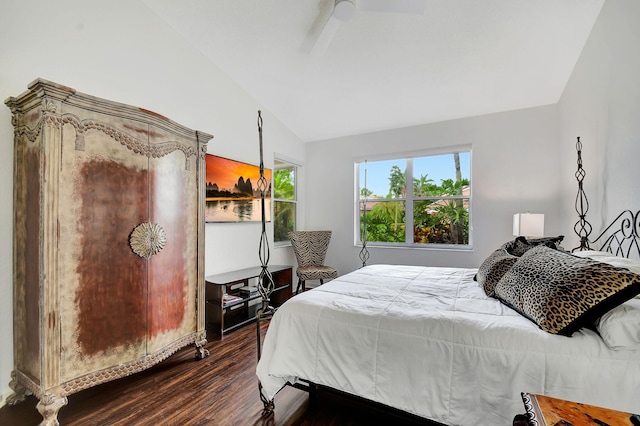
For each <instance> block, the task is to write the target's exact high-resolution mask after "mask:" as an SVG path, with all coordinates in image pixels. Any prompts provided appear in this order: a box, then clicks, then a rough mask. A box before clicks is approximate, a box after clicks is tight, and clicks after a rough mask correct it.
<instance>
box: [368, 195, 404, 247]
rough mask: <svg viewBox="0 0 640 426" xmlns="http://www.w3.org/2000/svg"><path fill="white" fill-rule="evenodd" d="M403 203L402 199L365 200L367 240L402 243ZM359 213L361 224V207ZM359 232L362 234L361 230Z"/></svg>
mask: <svg viewBox="0 0 640 426" xmlns="http://www.w3.org/2000/svg"><path fill="white" fill-rule="evenodd" d="M405 205H406V204H405V202H404V201H378V202H376V201H375V200H373V201H369V202H367V216H366V223H367V241H374V242H391V243H404V242H405V239H406V238H405V232H406V226H405V215H404V210H405ZM360 213H361V214H360V223H361V226H363V224H364V218H363V214H362V213H363V209H362V208H361V212H360ZM361 231H362V228H361ZM360 234H361V235H362V232H361V233H360Z"/></svg>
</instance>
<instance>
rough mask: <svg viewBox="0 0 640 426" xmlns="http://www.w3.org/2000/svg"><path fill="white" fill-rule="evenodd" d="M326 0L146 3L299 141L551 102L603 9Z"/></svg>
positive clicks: (503, 2)
mask: <svg viewBox="0 0 640 426" xmlns="http://www.w3.org/2000/svg"><path fill="white" fill-rule="evenodd" d="M334 1H335V0H181V1H175V0H143V2H144V3H145V4H146V5H147V6H148V7H149V8H150V9H151V10H153V11H154V12H155V13H157V14H158V15H159V16H160V17H161V18H162V19H163V20H164V21H166V22H167V23H168V24H169V25H170V26H171V27H172V28H173V29H175V31H176V32H178V33H179V34H180V35H182V36H183V37H184V38H185V39H187V40H188V41H189V42H190V43H191V44H193V45H194V46H195V47H196V48H197V49H199V50H200V51H201V52H203V54H205V55H206V56H207V57H209V58H210V59H211V61H212V62H213V63H215V64H216V65H217V66H218V67H219V68H220V69H221V70H222V71H224V72H225V73H227V74H228V75H229V76H230V77H231V78H232V79H233V80H234V81H236V82H237V83H238V84H239V85H240V86H241V87H242V88H243V89H245V90H246V91H247V92H249V93H250V94H251V95H252V96H253V97H255V98H256V99H257V100H258V101H259V102H260V103H261V104H262V106H263V107H264V108H267V109H269V111H270V112H271V113H272V114H274V115H275V116H276V117H278V119H279V120H280V121H282V123H283V124H284V125H286V126H287V127H288V128H289V129H291V131H293V132H294V133H295V134H296V135H297V136H299V137H300V138H301V139H302V140H303V141H307V142H308V141H317V140H322V139H329V138H335V137H341V136H348V135H354V134H361V133H368V132H373V131H379V130H385V129H392V128H398V127H406V126H412V125H417V124H424V123H433V122H438V121H443V120H450V119H456V118H462V117H470V116H476V115H482V114H489V113H495V112H500V111H508V110H515V109H521V108H528V107H533V106H540V105H548V104H553V103H556V102H558V100H559V98H560V96H561V94H562V91H563V90H564V87H565V85H566V83H567V81H568V79H569V77H570V75H571V72H572V71H573V68H574V66H575V64H576V62H577V60H578V57H579V56H580V53H581V51H582V48H583V46H584V44H585V42H586V40H587V38H588V36H589V34H590V32H591V29H592V27H593V25H594V22H595V21H596V18H597V16H598V14H599V12H600V9H601V8H602V5H603V3H604V0H537V1H531V0H360V2H362V4H356V6H357V7H356V9H355V14H354V16H353V17H352V18H351V19H350V20H347V21H345V22H342V21H339V22H338V21H335V20H333V19H331V21H330V17H331V14H332V12H333V7H334ZM367 2H377V3H378V7H377V8H376V7H374V8H373V9H374V10H366V9H365V8H364V6H366V3H367ZM395 2H408V3H414V4H415V3H422V5H421V7H422V9H423V12H422V13H420V11H418V12H415V11H412V13H405V11H404V10H402V11H398V10H395V11H380V9H384V7H385V5H386V6H388V4H389V3H395ZM394 8H396V7H395V6H394V7H392V9H394ZM399 9H401V7H399ZM327 22H329V24H330V28H325V23H327ZM319 41H320V42H323V41H324V45H322V43H320V42H319Z"/></svg>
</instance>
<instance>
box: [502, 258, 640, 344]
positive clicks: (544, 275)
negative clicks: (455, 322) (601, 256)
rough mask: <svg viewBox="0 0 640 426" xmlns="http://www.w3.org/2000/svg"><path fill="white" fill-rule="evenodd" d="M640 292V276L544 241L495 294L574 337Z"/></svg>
mask: <svg viewBox="0 0 640 426" xmlns="http://www.w3.org/2000/svg"><path fill="white" fill-rule="evenodd" d="M638 294H640V275H636V274H634V273H632V272H630V271H629V270H627V269H623V268H617V267H615V266H612V265H609V264H606V263H602V262H597V261H595V260H591V259H587V258H580V257H577V256H573V255H572V254H570V253H567V252H563V251H558V250H554V249H551V248H549V247H546V246H544V245H541V246H537V247H534V248H532V249H530V250H528V251H527V252H526V253H525V254H523V255H522V257H521V258H520V259H519V260H518V261H517V262H516V263H515V264H514V265H513V267H511V269H510V270H509V271H508V272H507V273H505V274H504V276H503V277H502V278H501V279H500V281H499V282H498V284H497V285H496V287H495V295H496V297H497V298H499V299H500V300H501V301H503V302H504V303H505V304H507V305H509V306H511V307H512V308H513V309H515V310H517V311H518V312H520V313H521V314H522V315H524V316H525V317H527V318H529V319H530V320H531V321H533V322H534V323H536V324H538V326H539V327H540V328H541V329H543V330H545V331H548V332H549V333H553V334H560V335H564V336H571V335H572V334H573V333H574V332H575V331H577V330H578V329H580V328H581V327H583V326H591V325H592V324H593V322H594V321H595V320H596V319H597V318H599V317H600V316H601V315H603V314H604V313H605V312H608V311H609V310H611V309H613V308H614V307H616V306H618V305H620V304H622V303H624V302H626V301H627V300H629V299H631V298H633V297H634V296H636V295H638Z"/></svg>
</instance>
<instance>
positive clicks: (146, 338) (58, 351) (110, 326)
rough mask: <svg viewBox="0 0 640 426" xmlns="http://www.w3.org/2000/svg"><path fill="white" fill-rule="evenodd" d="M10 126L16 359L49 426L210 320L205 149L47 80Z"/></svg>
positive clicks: (16, 106)
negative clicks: (78, 398) (83, 395)
mask: <svg viewBox="0 0 640 426" xmlns="http://www.w3.org/2000/svg"><path fill="white" fill-rule="evenodd" d="M5 104H6V105H7V106H8V107H9V108H10V109H11V112H12V124H13V126H14V262H13V265H14V266H13V276H14V360H15V367H14V371H13V372H12V381H11V383H10V386H11V388H12V389H13V390H14V392H15V393H14V394H13V395H11V396H10V397H9V398H7V402H8V403H9V404H15V403H17V402H19V401H21V400H23V399H24V397H25V394H26V393H27V391H28V392H31V393H33V394H34V395H35V396H36V397H37V398H38V399H39V400H40V401H39V403H38V410H39V411H40V413H41V414H42V416H43V421H42V423H41V425H57V424H58V420H57V415H58V410H59V409H60V408H61V407H62V406H64V405H65V404H66V403H67V396H68V395H70V394H73V393H75V392H78V391H81V390H83V389H86V388H89V387H92V386H95V385H98V384H101V383H104V382H107V381H110V380H114V379H118V378H120V377H124V376H128V375H130V374H133V373H136V372H139V371H142V370H144V369H146V368H149V367H151V366H153V365H155V364H157V363H159V362H161V361H162V360H164V359H166V358H167V357H169V356H170V355H172V354H173V353H175V352H176V351H177V350H179V349H181V348H183V347H185V346H187V345H190V344H194V345H195V348H196V358H198V359H200V358H203V357H205V356H207V355H208V352H207V350H206V349H205V347H204V345H205V344H206V331H205V317H204V315H205V309H204V294H205V292H204V223H205V219H204V206H205V201H204V197H205V192H204V189H205V178H206V170H205V162H204V157H205V153H206V151H207V146H206V144H207V142H208V141H209V140H210V139H211V138H212V137H213V136H211V135H209V134H207V133H203V132H199V131H195V130H191V129H188V128H186V127H184V126H182V125H180V124H177V123H175V122H173V121H172V120H169V119H168V118H165V117H162V116H160V115H158V114H155V113H153V112H151V111H147V110H144V109H141V108H136V107H133V106H129V105H125V104H121V103H117V102H112V101H109V100H105V99H100V98H97V97H94V96H90V95H86V94H83V93H79V92H77V91H76V90H74V89H71V88H69V87H66V86H63V85H60V84H56V83H52V82H50V81H46V80H42V79H37V80H35V81H34V82H32V83H31V84H30V85H29V86H28V90H27V91H26V92H24V93H23V94H21V95H20V96H18V97H17V98H14V97H10V98H8V99H7V100H6V101H5Z"/></svg>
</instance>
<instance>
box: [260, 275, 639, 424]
mask: <svg viewBox="0 0 640 426" xmlns="http://www.w3.org/2000/svg"><path fill="white" fill-rule="evenodd" d="M475 273H476V269H461V268H429V267H414V266H391V265H372V266H367V267H365V268H362V269H359V270H357V271H355V272H352V273H350V274H347V275H344V276H342V277H340V278H338V279H336V280H333V281H331V282H329V283H327V284H324V285H322V286H320V287H318V288H316V289H314V290H311V291H308V292H304V293H301V294H299V295H297V296H295V297H293V298H291V299H290V300H288V301H287V302H286V303H285V304H284V305H283V306H281V307H280V308H279V310H278V311H277V313H276V314H275V316H274V317H273V319H272V321H271V324H270V325H269V329H268V331H267V335H266V337H265V340H264V344H263V351H262V358H261V359H260V361H259V363H258V367H257V375H258V378H259V380H260V382H261V383H262V385H263V393H264V395H265V396H266V397H267V398H268V399H272V398H273V397H274V396H275V394H276V393H277V392H278V390H279V389H281V388H282V387H283V386H284V385H285V384H286V383H287V382H291V383H294V382H295V381H296V380H298V379H306V380H309V381H311V382H314V383H317V384H320V385H325V386H329V387H331V388H334V389H339V390H342V391H345V392H348V393H350V394H354V395H358V396H360V397H363V398H367V399H370V400H373V401H377V402H380V403H383V404H386V405H389V406H392V407H396V408H399V409H401V410H404V411H407V412H410V413H414V414H417V415H419V416H422V417H426V418H429V419H432V420H436V421H438V422H441V423H445V424H449V425H469V426H477V425H487V426H493V425H507V424H511V421H512V419H513V416H514V415H515V414H518V413H522V412H524V406H523V404H522V400H521V397H520V392H522V391H526V392H531V393H541V394H545V395H550V396H554V397H559V398H563V399H568V400H573V401H580V402H584V403H588V404H592V405H599V406H605V407H609V408H613V409H618V410H623V411H630V412H640V394H639V393H638V391H639V390H640V351H631V350H620V351H611V350H610V349H608V348H607V346H606V345H605V344H604V342H603V341H602V339H601V338H600V337H599V335H598V334H597V333H595V332H593V331H591V330H586V329H585V330H581V331H579V332H577V333H575V334H574V335H573V337H562V336H556V335H552V334H548V333H546V332H544V331H542V330H540V329H539V328H538V327H537V326H536V325H535V324H533V323H532V322H530V321H529V320H527V319H526V318H524V317H522V316H520V315H519V314H518V313H516V312H515V311H513V310H511V309H510V308H508V307H506V306H504V305H503V304H501V303H500V302H499V301H497V300H495V299H492V298H488V297H487V296H485V294H484V292H483V290H482V289H481V288H480V287H479V286H478V284H477V283H476V282H475V281H473V276H474V274H475Z"/></svg>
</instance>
